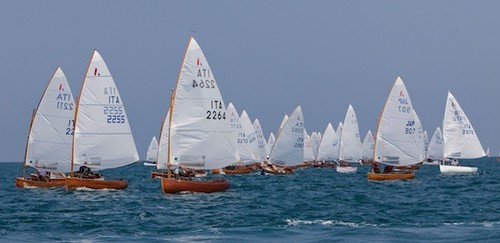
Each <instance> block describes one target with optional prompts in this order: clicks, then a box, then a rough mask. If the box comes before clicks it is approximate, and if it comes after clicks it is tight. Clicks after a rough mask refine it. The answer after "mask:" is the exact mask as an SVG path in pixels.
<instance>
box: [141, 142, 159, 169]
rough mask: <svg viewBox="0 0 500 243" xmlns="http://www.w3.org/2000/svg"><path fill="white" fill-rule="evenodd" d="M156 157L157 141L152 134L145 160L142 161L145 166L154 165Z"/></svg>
mask: <svg viewBox="0 0 500 243" xmlns="http://www.w3.org/2000/svg"><path fill="white" fill-rule="evenodd" d="M157 159H158V141H157V140H156V137H155V136H153V138H152V139H151V142H150V143H149V147H148V152H147V153H146V161H144V165H145V166H156V161H157Z"/></svg>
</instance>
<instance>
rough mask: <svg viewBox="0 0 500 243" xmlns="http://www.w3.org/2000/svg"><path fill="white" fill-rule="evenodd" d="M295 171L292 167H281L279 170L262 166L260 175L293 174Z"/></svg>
mask: <svg viewBox="0 0 500 243" xmlns="http://www.w3.org/2000/svg"><path fill="white" fill-rule="evenodd" d="M293 173H295V172H294V171H293V170H292V169H290V168H283V169H280V170H271V169H269V168H262V172H261V174H262V175H265V174H273V175H287V174H293Z"/></svg>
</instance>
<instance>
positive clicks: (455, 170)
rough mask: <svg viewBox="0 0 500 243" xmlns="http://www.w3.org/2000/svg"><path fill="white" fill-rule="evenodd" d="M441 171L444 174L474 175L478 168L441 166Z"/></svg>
mask: <svg viewBox="0 0 500 243" xmlns="http://www.w3.org/2000/svg"><path fill="white" fill-rule="evenodd" d="M439 170H440V171H441V173H443V174H474V173H476V172H477V167H470V166H458V165H439Z"/></svg>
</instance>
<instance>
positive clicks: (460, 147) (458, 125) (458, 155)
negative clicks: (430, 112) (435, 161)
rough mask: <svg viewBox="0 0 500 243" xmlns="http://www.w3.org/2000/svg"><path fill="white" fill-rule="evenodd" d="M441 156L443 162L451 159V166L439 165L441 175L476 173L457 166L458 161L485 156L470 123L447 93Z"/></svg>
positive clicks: (470, 168)
mask: <svg viewBox="0 0 500 243" xmlns="http://www.w3.org/2000/svg"><path fill="white" fill-rule="evenodd" d="M443 156H444V160H446V159H452V165H446V164H445V161H443V163H442V164H440V165H439V170H440V171H441V173H443V174H471V173H476V172H477V167H472V166H463V165H458V160H459V159H476V158H481V157H484V156H486V154H485V153H484V150H483V146H481V142H480V141H479V138H478V137H477V134H476V131H475V130H474V127H472V123H471V121H470V120H469V118H467V115H465V112H464V110H463V109H462V107H460V105H459V104H458V101H457V100H456V99H455V97H454V96H453V95H452V94H451V92H449V91H448V97H447V99H446V107H445V112H444V120H443ZM454 162H455V163H456V164H455V165H453V163H454Z"/></svg>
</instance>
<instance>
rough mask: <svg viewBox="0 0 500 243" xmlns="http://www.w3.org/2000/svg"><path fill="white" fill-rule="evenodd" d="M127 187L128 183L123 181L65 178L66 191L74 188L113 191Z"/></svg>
mask: <svg viewBox="0 0 500 243" xmlns="http://www.w3.org/2000/svg"><path fill="white" fill-rule="evenodd" d="M127 186H128V182H127V181H125V180H121V179H120V180H103V179H85V178H78V177H67V178H66V189H75V188H79V187H80V188H81V187H85V188H91V189H115V190H121V189H125V188H127Z"/></svg>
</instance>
